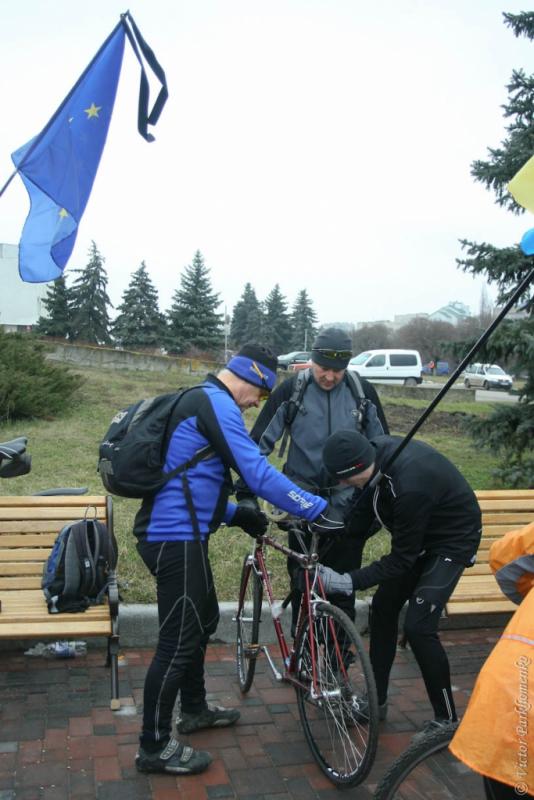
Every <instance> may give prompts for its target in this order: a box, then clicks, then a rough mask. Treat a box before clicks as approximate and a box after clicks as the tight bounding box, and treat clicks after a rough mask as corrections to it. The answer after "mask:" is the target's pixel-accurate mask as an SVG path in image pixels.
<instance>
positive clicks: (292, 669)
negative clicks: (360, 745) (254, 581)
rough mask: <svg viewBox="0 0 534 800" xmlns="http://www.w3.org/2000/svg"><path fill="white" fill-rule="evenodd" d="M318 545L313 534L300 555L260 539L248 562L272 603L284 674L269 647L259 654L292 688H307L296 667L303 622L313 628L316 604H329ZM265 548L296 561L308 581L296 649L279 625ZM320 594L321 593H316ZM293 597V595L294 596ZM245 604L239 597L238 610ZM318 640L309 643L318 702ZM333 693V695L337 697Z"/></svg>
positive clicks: (314, 695)
mask: <svg viewBox="0 0 534 800" xmlns="http://www.w3.org/2000/svg"><path fill="white" fill-rule="evenodd" d="M293 530H294V531H295V532H296V533H297V534H300V533H301V531H300V530H299V529H298V528H295V529H293ZM317 541H318V535H317V534H316V533H313V534H312V540H311V544H310V548H309V552H308V553H298V552H297V551H295V550H292V549H291V548H289V547H287V546H286V545H284V544H282V543H281V542H279V541H278V540H277V539H275V538H274V537H273V536H270V535H268V534H265V535H264V536H260V537H258V538H257V539H256V544H255V546H254V551H253V552H252V553H251V555H250V556H249V558H248V560H247V564H248V565H249V568H250V569H251V570H254V572H255V573H256V574H257V575H258V577H259V579H260V581H261V582H262V585H263V589H264V591H265V593H266V595H267V600H268V603H269V607H270V610H271V617H272V622H273V626H274V630H275V633H276V638H277V640H278V645H279V647H280V652H281V655H282V660H283V662H284V673H283V674H282V673H281V672H280V671H279V670H278V669H277V667H276V664H275V663H274V660H273V658H272V656H271V654H270V653H269V648H268V647H267V645H258V654H259V653H260V652H263V653H265V657H266V658H267V661H268V663H269V666H270V668H271V670H272V672H273V675H274V676H275V678H276V680H278V681H287V682H288V683H290V684H292V685H293V686H299V687H300V688H307V687H306V686H305V685H304V684H303V683H302V682H301V681H300V680H299V678H298V676H297V664H296V649H295V643H296V642H297V641H298V639H299V636H300V633H301V630H302V628H303V626H304V621H305V620H306V619H307V620H308V623H309V625H310V627H311V626H312V619H313V617H314V613H315V611H314V610H315V606H316V604H317V603H320V602H324V601H326V595H325V591H324V587H323V584H322V581H321V578H320V576H319V574H318V573H317V570H316V567H317V564H318V563H319V556H318V554H317ZM265 546H267V547H272V548H273V549H274V550H278V551H279V552H280V553H283V554H284V555H286V556H288V557H289V558H291V559H293V560H294V561H296V562H297V563H298V564H299V565H300V566H301V567H302V568H303V569H304V578H305V591H304V592H303V593H302V598H301V604H300V609H299V615H298V619H297V625H296V630H295V635H294V637H293V646H292V647H289V645H288V643H287V639H286V636H285V633H284V630H283V628H282V623H281V621H280V611H279V610H278V609H277V608H276V605H277V601H276V600H275V597H274V594H273V589H272V584H271V579H270V576H269V573H268V571H267V566H266V563H265V553H264V550H265ZM312 573H313V578H310V575H311V574H312ZM317 590H318V591H317ZM291 594H292V593H291ZM291 594H289V595H288V597H287V598H286V600H285V601H284V603H282V604H281V610H283V609H284V608H287V605H289V601H290V599H291ZM243 603H244V597H243V596H242V594H241V596H240V597H239V607H238V609H239V610H240V609H241V608H242V606H243ZM329 627H330V633H331V636H332V641H333V642H334V646H335V650H336V655H337V657H338V658H339V661H340V664H341V668H342V671H343V672H345V674H346V671H345V667H344V665H343V660H342V658H341V651H340V647H339V642H338V640H337V636H336V633H335V630H334V626H333V623H332V621H331V620H329ZM315 644H316V642H315V640H314V639H313V638H312V639H311V641H310V645H311V661H312V679H313V680H312V683H313V685H312V692H311V696H312V698H313V699H319V698H320V697H321V696H323V694H324V693H321V692H320V691H319V689H318V680H317V653H316V651H315ZM336 693H337V692H334V693H333V694H336Z"/></svg>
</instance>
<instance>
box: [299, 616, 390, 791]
mask: <svg viewBox="0 0 534 800" xmlns="http://www.w3.org/2000/svg"><path fill="white" fill-rule="evenodd" d="M311 635H312V636H313V639H314V645H315V653H316V675H317V684H318V691H319V697H318V698H314V697H313V696H312V694H311V691H310V690H311V689H312V688H313V683H312V665H311V650H310V647H311V645H310V640H311V636H310V626H309V621H308V620H306V621H305V623H304V626H303V628H302V631H301V633H300V634H299V639H298V642H297V645H296V668H297V672H298V676H299V680H300V681H301V682H302V683H304V684H306V685H307V688H303V687H296V691H297V705H298V709H299V715H300V720H301V723H302V726H303V728H304V733H305V736H306V740H307V742H308V745H309V747H310V749H311V751H312V754H313V757H314V758H315V760H316V762H317V764H318V766H319V767H320V769H321V770H322V771H323V773H324V774H325V775H326V776H327V777H328V778H329V779H330V780H331V781H332V783H334V784H335V785H336V786H344V787H349V786H356V785H357V784H358V783H361V782H362V781H363V780H364V778H365V777H366V776H367V774H368V773H369V770H370V769H371V767H372V765H373V761H374V758H375V754H376V746H377V741H378V701H377V696H376V687H375V682H374V677H373V671H372V668H371V663H370V661H369V657H368V655H367V653H366V651H365V648H364V645H363V642H362V640H361V638H360V635H359V633H358V632H357V630H356V628H355V627H354V624H353V622H352V621H351V620H350V619H349V617H348V616H347V615H346V614H345V613H344V612H343V611H341V610H340V609H339V608H336V607H335V606H332V605H331V604H330V603H326V602H321V603H317V604H316V606H315V608H314V614H313V617H312V634H311ZM336 641H337V645H338V646H336ZM340 656H341V659H342V661H343V664H341V663H340ZM362 701H363V702H364V703H365V704H367V705H366V712H365V716H364V712H363V708H364V706H362Z"/></svg>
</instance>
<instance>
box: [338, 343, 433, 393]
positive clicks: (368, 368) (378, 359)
mask: <svg viewBox="0 0 534 800" xmlns="http://www.w3.org/2000/svg"><path fill="white" fill-rule="evenodd" d="M348 369H349V370H352V371H354V372H357V373H358V375H360V377H362V378H367V380H370V381H376V382H378V383H380V382H382V383H403V384H404V385H405V386H417V384H418V383H421V382H422V380H423V379H422V377H421V372H422V369H423V365H422V364H421V356H420V355H419V353H418V351H417V350H366V351H365V353H360V354H359V355H357V356H355V357H354V358H351V360H350V361H349V366H348Z"/></svg>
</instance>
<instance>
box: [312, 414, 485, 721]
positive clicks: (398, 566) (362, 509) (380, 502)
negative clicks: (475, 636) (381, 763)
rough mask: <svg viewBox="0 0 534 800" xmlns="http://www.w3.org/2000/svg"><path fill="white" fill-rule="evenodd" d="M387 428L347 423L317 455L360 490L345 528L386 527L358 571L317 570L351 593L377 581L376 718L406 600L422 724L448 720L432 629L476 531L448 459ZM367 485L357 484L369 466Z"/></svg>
mask: <svg viewBox="0 0 534 800" xmlns="http://www.w3.org/2000/svg"><path fill="white" fill-rule="evenodd" d="M400 442H401V439H400V438H398V437H394V436H379V437H376V438H375V439H373V440H372V441H368V440H367V439H366V438H365V437H363V436H361V434H359V433H356V432H355V431H352V430H342V431H338V432H337V433H335V434H334V435H333V436H331V437H330V438H329V439H328V441H327V443H326V445H325V448H324V451H323V458H324V463H325V466H326V468H327V469H328V471H329V472H330V473H331V474H332V475H335V476H336V478H337V479H338V480H339V481H340V482H341V483H343V484H345V485H348V486H352V487H355V488H356V489H358V490H359V491H360V492H361V490H362V489H363V490H364V491H363V493H360V494H359V497H358V498H357V501H356V503H355V505H354V507H353V509H352V510H351V512H350V513H349V517H348V522H347V527H348V530H349V531H350V533H351V534H353V535H355V536H358V537H360V538H361V539H365V538H366V534H367V532H368V531H369V530H370V527H371V525H372V524H373V523H374V522H376V520H378V522H379V523H380V524H381V525H382V526H383V527H384V528H386V530H388V531H389V532H390V534H391V552H390V553H389V554H388V555H385V556H383V557H382V558H381V559H379V560H378V561H374V562H373V563H372V564H370V565H369V566H367V567H362V568H361V569H355V570H351V569H350V568H349V570H343V572H342V573H341V574H340V573H334V572H333V570H331V569H329V568H328V567H321V568H320V572H321V576H322V579H323V583H324V586H325V590H326V591H327V592H328V591H336V592H342V593H346V594H350V593H352V592H353V591H354V590H355V589H367V588H369V587H370V586H374V585H375V584H378V585H379V586H378V589H377V591H376V594H375V595H374V597H373V604H372V614H371V645H370V656H371V663H372V665H373V671H374V675H375V680H376V685H377V691H378V702H379V705H380V718H381V719H385V717H386V713H387V689H388V682H389V673H390V671H391V667H392V665H393V661H394V658H395V651H396V642H397V633H398V617H399V613H400V611H401V609H402V607H403V605H404V603H405V602H406V601H408V610H407V613H406V620H405V623H404V631H405V634H406V636H407V639H408V641H409V643H410V646H411V648H412V651H413V654H414V656H415V658H416V660H417V663H418V665H419V668H420V670H421V673H422V676H423V680H424V681H425V686H426V689H427V692H428V696H429V698H430V702H431V704H432V707H433V709H434V716H435V719H433V720H430V721H429V722H428V723H426V725H425V730H428V729H429V728H430V729H434V728H436V727H443V726H453V727H455V726H456V725H457V716H456V709H455V706H454V700H453V697H452V691H451V684H450V670H449V662H448V659H447V656H446V653H445V650H444V649H443V646H442V644H441V642H440V640H439V636H438V632H437V631H438V624H439V619H440V616H441V612H442V609H443V607H444V606H445V604H446V602H447V600H448V599H449V597H450V596H451V594H452V592H453V590H454V588H455V586H456V584H457V583H458V580H459V579H460V576H461V574H462V572H463V570H464V569H465V567H470V566H472V565H473V563H474V561H475V558H476V552H477V549H478V545H479V542H480V535H481V516H480V508H479V506H478V502H477V499H476V497H475V494H474V492H473V490H472V489H471V487H470V486H469V484H468V483H467V481H466V480H465V478H464V477H463V476H462V475H461V474H460V472H459V471H458V470H457V469H456V467H455V466H454V465H453V464H451V462H450V461H449V460H448V459H447V458H445V456H443V455H441V453H438V452H437V451H436V450H434V449H433V448H432V447H430V446H429V445H427V444H424V443H423V442H417V441H413V440H412V441H411V442H409V443H408V444H407V445H406V447H405V448H404V450H403V451H402V452H401V453H400V454H399V456H398V457H397V458H396V459H395V460H394V461H393V463H392V464H391V466H389V467H388V462H389V460H390V458H391V456H392V454H393V453H394V451H395V450H396V448H397V447H398V445H399V444H400ZM382 469H385V473H384V475H383V477H382V478H381V479H380V481H379V482H378V483H377V485H376V487H375V488H374V489H370V488H368V489H367V490H365V487H366V486H367V484H368V483H369V481H370V480H371V479H372V477H373V476H374V475H375V474H376V472H377V471H378V470H380V471H381V472H382Z"/></svg>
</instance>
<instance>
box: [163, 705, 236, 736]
mask: <svg viewBox="0 0 534 800" xmlns="http://www.w3.org/2000/svg"><path fill="white" fill-rule="evenodd" d="M240 716H241V714H240V713H239V711H238V710H237V708H223V707H222V706H208V708H205V709H204V711H199V712H198V714H188V713H187V712H185V711H183V712H182V716H181V717H178V718H177V720H176V730H177V731H178V733H194V732H195V731H200V730H202V729H203V728H227V727H228V726H229V725H233V724H234V722H237V720H238V719H239V717H240Z"/></svg>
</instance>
